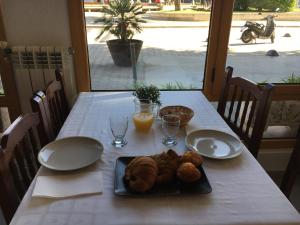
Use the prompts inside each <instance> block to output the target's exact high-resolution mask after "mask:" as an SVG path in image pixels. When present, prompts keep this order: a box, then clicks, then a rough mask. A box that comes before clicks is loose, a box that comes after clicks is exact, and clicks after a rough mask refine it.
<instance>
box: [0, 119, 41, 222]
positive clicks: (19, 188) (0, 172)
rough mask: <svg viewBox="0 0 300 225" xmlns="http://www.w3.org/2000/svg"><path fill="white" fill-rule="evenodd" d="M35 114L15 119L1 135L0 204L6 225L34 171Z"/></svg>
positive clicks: (36, 139) (35, 168)
mask: <svg viewBox="0 0 300 225" xmlns="http://www.w3.org/2000/svg"><path fill="white" fill-rule="evenodd" d="M39 122H40V120H39V116H38V113H31V114H26V115H24V116H20V117H19V118H17V119H16V120H15V121H14V122H13V123H12V124H11V125H10V126H9V127H8V128H7V130H6V131H5V132H4V134H3V137H2V140H1V149H0V204H1V208H2V211H3V214H4V217H5V220H6V222H7V223H9V222H10V220H11V218H12V217H13V215H14V212H15V211H16V209H17V207H18V204H19V203H20V200H21V199H22V197H23V196H24V194H25V193H26V191H27V189H28V187H29V185H30V183H31V181H32V180H33V179H34V176H35V174H36V172H37V170H38V165H37V163H36V162H37V158H36V155H37V152H38V150H37V149H36V150H34V149H35V148H37V146H38V144H37V143H39V140H38V139H39V136H35V135H33V129H35V128H36V127H37V126H38V125H39Z"/></svg>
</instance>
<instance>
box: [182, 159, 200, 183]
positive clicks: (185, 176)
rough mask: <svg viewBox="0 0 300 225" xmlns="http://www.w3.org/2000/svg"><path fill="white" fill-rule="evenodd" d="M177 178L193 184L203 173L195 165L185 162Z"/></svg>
mask: <svg viewBox="0 0 300 225" xmlns="http://www.w3.org/2000/svg"><path fill="white" fill-rule="evenodd" d="M177 177H178V179H179V180H181V181H183V182H186V183H191V182H195V181H197V180H199V179H200V177H201V172H200V171H199V170H198V169H197V167H196V166H195V165H194V164H193V163H190V162H185V163H182V164H181V165H180V166H179V168H178V170H177Z"/></svg>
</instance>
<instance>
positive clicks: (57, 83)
mask: <svg viewBox="0 0 300 225" xmlns="http://www.w3.org/2000/svg"><path fill="white" fill-rule="evenodd" d="M55 76H56V80H54V81H52V82H51V83H50V84H49V85H48V87H47V88H46V90H45V92H42V91H40V92H37V93H36V95H37V96H39V97H40V98H41V99H42V100H43V102H47V103H44V105H45V104H46V105H49V109H50V117H51V121H52V126H53V131H54V134H55V136H56V135H57V134H58V133H59V131H60V129H61V127H62V125H63V124H64V122H65V120H66V118H67V116H68V114H69V106H68V102H67V99H66V95H65V90H64V85H63V79H62V73H61V72H60V71H59V70H56V71H55Z"/></svg>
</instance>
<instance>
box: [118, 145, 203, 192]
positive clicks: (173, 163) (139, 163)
mask: <svg viewBox="0 0 300 225" xmlns="http://www.w3.org/2000/svg"><path fill="white" fill-rule="evenodd" d="M202 162H203V158H202V156H200V155H198V154H197V153H195V152H192V151H188V152H186V153H184V154H183V155H182V156H179V155H178V154H177V153H176V152H175V151H173V150H171V149H170V150H168V151H167V152H163V153H161V154H156V155H152V156H139V157H136V158H134V159H133V160H131V161H130V163H129V164H128V165H127V167H126V169H125V177H124V180H125V183H126V184H127V187H128V188H129V189H130V190H131V191H134V192H139V193H145V192H147V191H149V190H150V189H151V188H152V187H153V186H154V185H165V184H170V183H172V182H173V181H175V180H176V178H177V179H178V180H180V181H181V182H184V183H192V182H195V181H197V180H199V179H200V178H201V172H200V170H199V169H198V168H197V167H199V166H200V165H201V164H202Z"/></svg>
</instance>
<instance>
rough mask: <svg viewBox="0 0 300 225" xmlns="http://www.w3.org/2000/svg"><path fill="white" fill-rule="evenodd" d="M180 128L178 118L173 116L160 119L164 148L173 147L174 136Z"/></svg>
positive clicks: (175, 142) (174, 142) (174, 143)
mask: <svg viewBox="0 0 300 225" xmlns="http://www.w3.org/2000/svg"><path fill="white" fill-rule="evenodd" d="M179 126H180V117H179V116H177V115H174V114H168V115H164V116H163V117H162V131H163V135H164V138H163V141H162V143H163V144H164V145H165V146H174V145H176V144H177V141H176V135H177V133H178V130H179Z"/></svg>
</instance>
